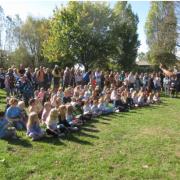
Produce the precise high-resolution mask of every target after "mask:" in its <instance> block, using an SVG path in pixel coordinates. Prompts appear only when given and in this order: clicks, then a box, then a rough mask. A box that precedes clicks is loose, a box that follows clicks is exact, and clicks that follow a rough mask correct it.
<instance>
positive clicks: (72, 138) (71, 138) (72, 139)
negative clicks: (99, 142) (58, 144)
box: [64, 134, 93, 146]
mask: <svg viewBox="0 0 180 180" xmlns="http://www.w3.org/2000/svg"><path fill="white" fill-rule="evenodd" d="M91 138H92V137H91ZM64 140H65V141H66V140H67V141H72V142H75V143H78V144H81V145H90V146H93V144H92V143H91V142H89V141H86V140H82V139H79V138H78V137H76V136H75V135H74V134H69V135H68V136H67V137H66V138H64Z"/></svg>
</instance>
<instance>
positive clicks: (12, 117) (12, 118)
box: [6, 98, 23, 130]
mask: <svg viewBox="0 0 180 180" xmlns="http://www.w3.org/2000/svg"><path fill="white" fill-rule="evenodd" d="M9 104H10V107H9V108H8V109H7V111H6V118H7V120H8V121H9V122H10V123H12V126H14V127H15V128H16V129H18V130H22V129H23V123H22V114H21V109H20V108H19V107H17V104H18V100H17V99H16V98H11V99H10V101H9Z"/></svg>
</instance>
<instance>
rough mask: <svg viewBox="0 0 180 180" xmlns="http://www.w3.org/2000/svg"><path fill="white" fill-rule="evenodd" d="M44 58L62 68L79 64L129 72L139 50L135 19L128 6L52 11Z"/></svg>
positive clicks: (77, 4)
mask: <svg viewBox="0 0 180 180" xmlns="http://www.w3.org/2000/svg"><path fill="white" fill-rule="evenodd" d="M49 23H50V31H49V37H48V39H47V41H45V42H44V44H43V54H44V56H45V57H47V58H48V59H49V60H50V61H59V62H60V63H61V64H63V65H72V64H75V63H82V64H84V65H85V67H86V68H89V67H97V66H100V67H108V65H109V64H110V63H116V64H117V66H119V67H120V66H122V67H123V68H128V67H130V66H131V65H133V63H134V62H135V59H136V55H137V48H138V46H139V41H138V35H137V24H138V18H137V16H136V15H135V14H134V13H133V12H132V9H131V6H130V5H129V4H128V3H127V2H117V4H116V5H115V7H114V8H113V9H111V8H110V7H109V5H108V4H107V3H104V2H103V3H97V2H96V3H92V2H69V4H68V5H67V6H66V7H62V8H60V9H55V11H54V15H53V17H52V18H51V19H50V21H49Z"/></svg>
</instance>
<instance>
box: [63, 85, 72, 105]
mask: <svg viewBox="0 0 180 180" xmlns="http://www.w3.org/2000/svg"><path fill="white" fill-rule="evenodd" d="M69 102H71V91H70V88H67V89H65V91H64V97H63V103H64V104H66V103H69Z"/></svg>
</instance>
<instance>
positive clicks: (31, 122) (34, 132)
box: [27, 112, 45, 141]
mask: <svg viewBox="0 0 180 180" xmlns="http://www.w3.org/2000/svg"><path fill="white" fill-rule="evenodd" d="M44 135H45V132H44V131H43V130H42V129H41V128H40V125H39V118H38V114H37V113H36V112H31V113H30V114H29V118H28V123H27V136H29V137H30V138H32V140H33V141H35V140H39V139H41V138H42V137H44Z"/></svg>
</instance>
